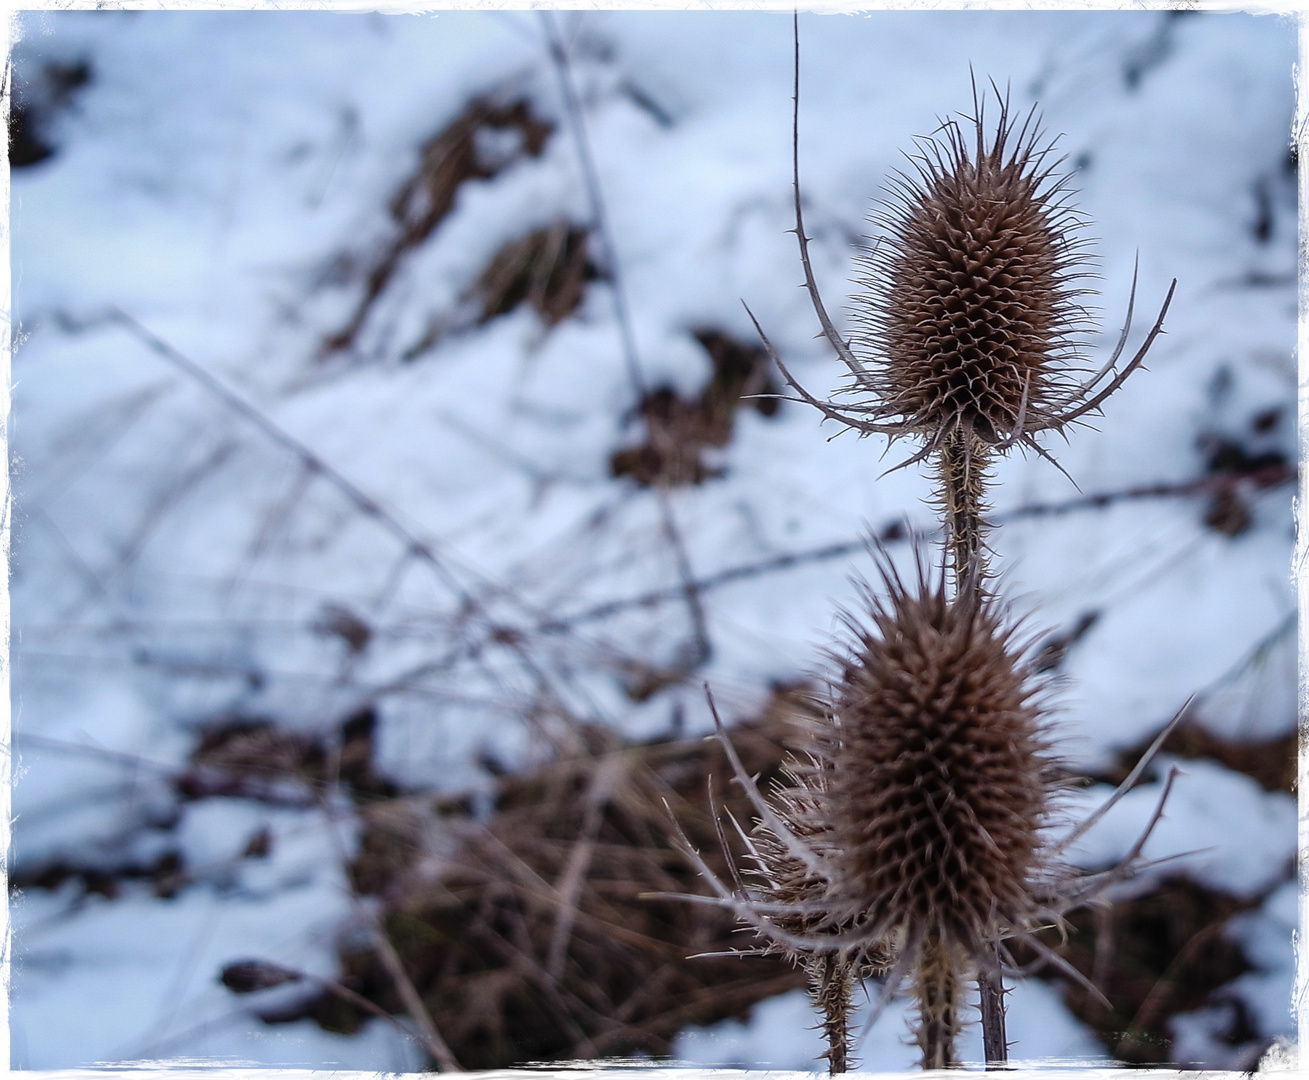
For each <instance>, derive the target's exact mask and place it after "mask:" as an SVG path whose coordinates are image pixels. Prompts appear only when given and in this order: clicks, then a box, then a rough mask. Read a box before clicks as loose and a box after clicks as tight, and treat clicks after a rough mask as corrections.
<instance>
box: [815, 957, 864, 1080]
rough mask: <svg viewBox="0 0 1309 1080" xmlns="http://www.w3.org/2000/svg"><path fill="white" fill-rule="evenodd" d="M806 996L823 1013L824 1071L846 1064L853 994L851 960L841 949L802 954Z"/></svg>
mask: <svg viewBox="0 0 1309 1080" xmlns="http://www.w3.org/2000/svg"><path fill="white" fill-rule="evenodd" d="M804 967H805V974H806V975H808V976H809V996H810V997H811V998H813V1000H814V1003H815V1004H816V1005H817V1006H818V1007H819V1008H820V1009H821V1010H822V1013H823V1034H824V1035H826V1036H827V1054H826V1055H825V1056H826V1057H827V1066H828V1069H827V1071H828V1073H829V1075H831V1076H835V1075H836V1074H837V1073H843V1072H846V1071H847V1070H848V1069H849V1068H850V1009H851V1001H852V998H853V997H854V983H855V977H854V963H853V961H852V959H851V958H850V957H849V956H848V955H847V954H846V953H844V952H840V953H815V954H813V955H811V956H808V957H806V958H805V963H804Z"/></svg>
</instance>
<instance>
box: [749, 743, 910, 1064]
mask: <svg viewBox="0 0 1309 1080" xmlns="http://www.w3.org/2000/svg"><path fill="white" fill-rule="evenodd" d="M826 786H827V776H826V772H825V765H824V762H823V761H821V760H819V759H817V758H815V757H813V756H812V755H810V756H808V757H807V758H796V757H788V759H787V760H786V761H785V762H784V763H783V766H782V780H781V782H780V783H779V784H777V785H775V786H774V787H773V789H772V791H771V792H770V793H769V803H770V805H771V806H772V808H773V810H774V811H775V813H776V815H777V821H778V824H779V825H780V826H781V827H782V828H783V829H785V830H786V832H787V833H788V834H789V837H788V838H784V837H782V836H780V835H778V832H777V831H775V830H774V828H773V827H772V826H770V825H769V823H768V822H766V821H764V820H757V821H756V823H755V827H754V830H753V834H752V840H753V849H752V853H753V855H754V858H755V862H756V865H755V866H754V867H753V868H752V869H753V871H754V872H753V874H752V875H751V876H752V877H754V878H755V879H756V881H757V882H758V884H759V886H760V888H759V893H760V895H761V896H762V897H763V898H764V899H765V900H767V901H769V902H770V903H772V904H776V905H779V906H786V907H789V908H791V909H792V910H791V911H789V912H786V913H785V914H781V915H774V916H773V917H772V919H771V922H772V924H773V925H774V926H776V927H777V928H778V929H780V930H782V931H784V932H785V933H786V934H787V935H788V940H787V941H779V940H777V939H770V938H768V937H767V936H766V935H762V934H761V937H763V940H764V946H763V949H762V951H763V952H764V953H781V954H782V955H784V956H786V957H787V958H788V959H790V960H791V962H792V963H795V964H799V965H800V966H801V967H802V968H804V971H805V975H806V976H807V980H808V984H809V996H810V998H811V999H812V1001H813V1003H814V1006H815V1008H817V1010H818V1011H819V1012H820V1013H821V1014H822V1016H823V1022H822V1026H823V1033H824V1035H825V1036H826V1038H827V1047H828V1048H827V1051H826V1052H825V1053H824V1055H823V1056H824V1057H825V1058H826V1059H827V1061H828V1066H829V1069H830V1071H831V1073H832V1074H833V1075H836V1074H838V1073H843V1072H846V1071H847V1070H848V1068H849V1067H850V1065H851V1058H850V1017H851V1015H852V1012H853V999H854V988H855V983H856V982H857V981H858V980H860V979H863V978H867V977H870V976H875V975H883V974H885V973H886V971H887V969H888V968H889V966H890V964H891V962H892V960H893V958H894V949H893V946H892V943H891V942H890V941H873V942H870V943H867V944H863V945H859V946H854V947H847V948H843V949H839V950H837V951H831V952H828V951H821V950H820V949H819V948H817V947H815V948H811V949H804V948H801V947H798V946H797V945H796V944H795V942H797V941H800V940H804V939H806V938H808V939H809V940H810V941H812V942H813V943H814V945H815V946H818V945H821V943H822V938H823V937H824V936H826V935H831V934H836V935H846V934H849V933H850V932H851V931H854V930H857V927H856V926H855V925H852V924H846V925H842V924H839V923H836V924H833V923H832V922H831V921H830V920H829V919H827V918H826V915H825V912H826V907H827V905H826V893H827V878H826V876H823V875H819V874H815V873H814V872H812V871H811V870H810V869H808V868H807V867H806V866H805V865H804V863H803V862H802V861H801V860H800V859H798V858H796V857H795V855H793V854H792V852H791V844H793V843H795V842H797V841H798V842H800V843H802V844H804V845H805V846H806V848H807V849H808V850H809V851H810V852H811V853H812V854H813V855H814V856H815V857H816V858H817V859H818V860H820V861H821V862H823V863H827V864H831V863H832V862H833V861H834V860H836V859H837V858H838V855H837V853H836V852H835V851H834V850H833V849H832V844H831V830H830V829H829V828H828V826H827V822H826V821H825V819H824V817H823V814H824V811H825V809H826V806H825V800H824V793H825V790H826ZM788 840H789V842H788Z"/></svg>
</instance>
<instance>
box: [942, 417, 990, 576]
mask: <svg viewBox="0 0 1309 1080" xmlns="http://www.w3.org/2000/svg"><path fill="white" fill-rule="evenodd" d="M990 460H991V451H990V447H988V446H987V444H986V443H984V442H983V441H982V440H981V439H979V438H977V437H976V436H974V435H972V434H970V433H967V432H964V431H961V430H959V429H956V430H954V431H952V432H951V433H950V434H949V435H947V436H946V438H945V439H944V440H943V442H942V443H941V449H940V450H939V451H938V452H937V470H938V473H939V475H940V480H941V494H940V499H941V505H942V511H943V516H944V519H945V529H946V544H947V545H948V546H949V550H950V563H951V566H952V567H953V568H954V573H955V584H956V586H958V585H962V583H963V581H964V578H965V577H967V575H968V574H969V572H970V571H972V570H974V569H979V570H983V571H984V565H983V555H982V553H983V550H984V546H983V543H982V536H983V533H984V532H985V530H986V528H987V521H986V519H985V518H984V517H983V513H984V512H985V509H986V507H985V505H984V499H983V497H984V494H985V489H986V480H987V477H986V470H987V466H988V465H989V464H990Z"/></svg>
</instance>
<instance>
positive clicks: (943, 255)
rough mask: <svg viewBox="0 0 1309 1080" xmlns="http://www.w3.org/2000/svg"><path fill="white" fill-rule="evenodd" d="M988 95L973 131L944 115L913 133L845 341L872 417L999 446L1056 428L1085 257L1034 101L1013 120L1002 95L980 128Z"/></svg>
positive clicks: (1068, 387) (1075, 348)
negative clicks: (992, 117) (854, 332)
mask: <svg viewBox="0 0 1309 1080" xmlns="http://www.w3.org/2000/svg"><path fill="white" fill-rule="evenodd" d="M984 105H985V101H984V98H983V99H982V100H981V101H978V100H977V99H976V98H975V101H974V106H975V113H976V116H975V118H968V120H967V121H966V123H967V124H969V125H971V130H968V129H966V127H965V126H964V125H961V124H960V123H959V121H957V120H953V119H951V120H947V121H945V122H944V123H943V124H942V125H941V127H940V129H939V130H938V132H937V134H936V135H935V136H934V137H932V138H927V139H920V140H919V153H918V154H916V155H914V156H911V157H910V159H909V160H910V162H911V163H912V165H913V167H914V168H913V173H912V174H908V173H902V174H899V175H897V176H896V177H895V179H894V180H893V181H892V185H891V197H890V199H889V200H888V201H887V202H886V203H885V204H884V205H883V206H882V207H881V208H880V209H879V210H878V211H877V212H875V214H874V221H876V222H877V223H878V224H879V225H880V227H881V233H882V235H881V236H880V238H879V242H878V244H877V245H876V247H875V248H874V250H873V252H872V253H871V254H870V255H868V256H866V257H864V258H863V260H862V262H863V267H862V269H863V273H862V275H861V278H860V284H861V285H862V286H863V292H861V293H858V294H856V296H855V298H854V299H855V304H856V309H857V315H858V317H859V319H860V323H861V329H862V333H861V334H860V335H859V336H858V337H856V338H855V341H854V343H853V346H854V350H855V352H856V355H858V354H859V353H860V352H866V353H868V354H869V355H868V356H867V357H866V358H864V357H861V359H862V360H863V361H864V363H863V366H864V369H865V370H864V373H863V374H862V376H860V377H858V378H857V379H856V386H855V387H854V389H855V390H857V391H859V392H863V393H867V394H868V395H870V396H871V398H872V400H873V402H874V404H875V409H874V410H873V412H872V416H873V418H875V419H877V420H881V421H886V420H893V421H897V422H899V423H901V424H903V425H904V426H905V427H906V428H907V429H912V430H914V431H917V432H919V433H924V434H926V435H927V436H928V437H929V438H931V439H937V438H943V437H945V435H946V434H947V433H951V432H958V433H960V434H962V435H964V436H966V437H967V436H973V437H976V438H977V439H979V440H981V441H982V442H983V443H986V444H991V445H995V444H1004V443H1006V442H1008V441H1009V440H1011V438H1012V437H1013V434H1014V432H1015V431H1016V430H1025V431H1030V432H1035V431H1039V430H1042V429H1044V428H1048V427H1052V426H1058V420H1057V417H1058V414H1059V413H1060V412H1061V411H1062V409H1063V407H1064V406H1066V404H1067V401H1068V399H1069V398H1070V396H1071V394H1072V393H1073V390H1074V385H1075V384H1074V383H1073V381H1072V379H1071V376H1070V373H1069V372H1070V368H1072V369H1074V370H1075V366H1074V365H1075V361H1076V358H1077V356H1078V354H1079V346H1080V344H1081V336H1082V334H1083V332H1084V331H1085V330H1086V329H1087V328H1088V325H1089V321H1088V317H1087V315H1086V312H1085V310H1084V309H1083V308H1082V307H1081V305H1080V304H1079V299H1080V298H1081V297H1082V296H1083V295H1085V290H1082V289H1079V288H1078V287H1077V282H1078V280H1079V279H1082V278H1085V277H1088V276H1090V274H1089V269H1090V267H1089V257H1088V255H1087V252H1086V242H1085V240H1084V239H1083V237H1082V235H1081V234H1082V231H1083V221H1082V219H1081V217H1080V216H1079V215H1078V214H1077V212H1076V211H1075V210H1074V209H1073V208H1072V207H1071V206H1069V204H1068V202H1067V196H1068V177H1067V176H1066V175H1062V174H1060V172H1059V164H1060V163H1059V162H1058V161H1054V162H1051V161H1050V158H1051V157H1052V154H1053V143H1052V142H1050V141H1048V140H1045V139H1044V137H1043V135H1042V133H1041V129H1040V125H1039V123H1038V122H1037V118H1036V115H1035V108H1033V110H1032V111H1031V112H1029V113H1028V114H1027V115H1026V117H1025V118H1024V119H1023V122H1022V124H1021V126H1018V125H1017V123H1016V122H1015V120H1014V118H1013V117H1011V115H1010V113H1009V108H1008V101H1007V99H1003V98H1002V99H1001V102H1000V109H999V114H1000V115H999V117H998V119H997V122H996V124H995V128H994V131H993V132H989V133H988V131H987V125H986V121H985V117H984Z"/></svg>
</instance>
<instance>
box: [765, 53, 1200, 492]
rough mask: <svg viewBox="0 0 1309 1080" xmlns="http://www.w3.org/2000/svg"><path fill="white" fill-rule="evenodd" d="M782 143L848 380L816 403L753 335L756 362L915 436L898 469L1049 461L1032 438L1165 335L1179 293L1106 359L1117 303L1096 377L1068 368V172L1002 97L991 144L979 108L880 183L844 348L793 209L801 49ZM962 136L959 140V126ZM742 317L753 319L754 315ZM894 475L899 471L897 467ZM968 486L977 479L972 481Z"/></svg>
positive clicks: (1073, 319)
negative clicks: (995, 459)
mask: <svg viewBox="0 0 1309 1080" xmlns="http://www.w3.org/2000/svg"><path fill="white" fill-rule="evenodd" d="M796 49H797V67H796V96H795V100H796V113H795V128H794V132H793V143H794V146H793V161H794V168H795V215H796V230H795V231H796V238H797V241H798V243H799V246H800V261H801V264H802V265H803V267H804V272H805V287H806V289H807V290H808V292H809V296H810V300H811V301H812V303H813V307H814V312H815V314H816V315H817V316H818V321H819V324H820V325H821V326H822V329H823V334H824V336H825V337H826V338H827V340H828V342H829V343H830V344H831V346H832V348H833V349H835V351H836V353H837V355H838V356H839V357H840V359H841V362H842V363H843V364H845V366H846V368H847V369H848V371H849V373H850V376H851V384H850V385H849V386H848V387H847V388H846V391H845V392H846V393H847V395H852V396H853V397H854V399H855V400H853V401H850V402H847V403H843V404H837V403H836V402H831V401H820V400H819V399H817V398H815V397H814V396H813V395H811V394H810V393H809V392H808V391H806V390H805V389H804V387H803V386H801V385H800V384H799V383H798V382H797V381H796V380H795V379H794V378H793V377H792V376H791V374H790V372H788V371H787V369H786V366H785V364H783V363H782V361H781V359H780V358H779V357H778V356H777V352H776V350H775V349H774V348H773V346H772V344H771V343H770V342H769V340H768V338H767V336H766V335H764V333H763V330H762V328H761V327H759V324H758V321H757V320H756V321H755V327H756V329H757V330H758V331H759V333H760V336H761V338H762V339H763V342H764V346H765V348H766V350H767V351H768V354H769V356H770V358H771V359H773V361H774V362H775V363H777V365H778V367H779V369H780V370H781V372H782V375H783V376H784V378H785V379H786V381H787V383H788V384H789V385H790V386H791V388H792V389H793V390H795V391H796V393H797V394H798V395H799V398H800V400H802V401H805V402H807V403H809V404H810V405H813V406H814V407H815V408H817V409H818V410H819V411H820V412H822V413H823V415H824V416H827V417H829V418H830V419H834V420H837V421H839V422H841V423H843V424H845V425H846V426H848V427H850V428H852V429H854V430H855V431H858V432H860V433H861V434H864V435H871V434H883V435H889V436H890V437H891V439H892V440H895V439H898V438H903V437H905V436H916V437H921V438H923V439H924V440H925V445H924V446H923V447H922V448H921V449H920V450H919V451H918V452H917V453H916V454H914V455H913V456H912V457H910V458H909V459H908V461H905V462H902V463H901V464H902V465H907V464H909V463H910V462H915V461H921V460H922V459H924V458H926V457H928V456H929V455H930V454H932V453H933V452H934V451H936V450H937V449H938V448H940V447H941V446H942V445H943V444H944V443H945V442H946V440H948V439H955V440H958V441H961V442H962V443H963V444H964V446H965V447H966V448H967V449H968V450H969V451H970V456H971V458H972V459H973V460H976V461H978V462H980V467H981V468H984V466H985V457H986V455H987V453H989V452H992V451H1000V452H1003V451H1006V450H1009V449H1011V448H1012V447H1013V446H1015V445H1019V444H1021V445H1023V446H1024V447H1026V448H1028V449H1030V450H1032V451H1034V452H1035V453H1037V454H1040V455H1041V456H1043V457H1046V458H1048V459H1050V460H1051V461H1053V459H1052V458H1050V457H1049V454H1048V453H1047V452H1046V451H1045V450H1044V449H1043V448H1042V447H1041V446H1040V444H1039V443H1037V442H1036V439H1035V436H1036V435H1037V434H1039V433H1040V432H1042V431H1050V430H1054V431H1062V430H1063V429H1064V428H1065V427H1067V426H1068V425H1069V424H1071V423H1074V422H1075V421H1077V420H1079V419H1080V418H1081V417H1083V416H1085V415H1086V414H1087V413H1090V412H1094V411H1095V410H1097V409H1099V408H1100V406H1101V405H1102V404H1103V403H1104V401H1105V400H1106V399H1107V398H1108V397H1109V396H1110V395H1111V394H1112V393H1114V391H1116V390H1117V389H1118V388H1119V387H1120V386H1121V385H1122V384H1123V382H1124V381H1125V380H1126V379H1127V377H1128V376H1129V375H1130V374H1131V373H1132V372H1133V371H1134V370H1136V368H1138V367H1140V366H1141V363H1142V362H1143V361H1144V359H1145V355H1146V353H1147V351H1148V350H1149V348H1150V346H1151V345H1152V344H1153V343H1154V340H1155V338H1156V337H1158V336H1159V334H1160V333H1161V332H1162V331H1163V320H1164V316H1165V314H1166V313H1167V311H1168V306H1169V304H1170V303H1171V301H1172V296H1173V290H1174V289H1175V288H1176V285H1177V282H1176V281H1174V282H1173V286H1172V287H1171V288H1170V289H1169V291H1168V296H1167V297H1166V298H1165V300H1164V303H1163V306H1162V308H1161V310H1160V312H1159V316H1158V318H1157V319H1156V320H1155V323H1154V326H1153V327H1152V328H1151V330H1150V332H1149V333H1148V334H1147V335H1146V338H1145V341H1144V342H1143V343H1142V345H1141V347H1140V349H1139V350H1138V351H1137V353H1136V355H1135V356H1133V358H1132V359H1131V360H1130V361H1129V362H1128V363H1127V364H1125V365H1124V366H1123V367H1122V368H1121V369H1120V368H1118V366H1117V364H1118V360H1119V358H1120V356H1121V355H1122V351H1123V348H1124V346H1125V345H1126V341H1127V336H1128V333H1129V331H1130V329H1131V319H1132V311H1133V308H1134V302H1135V294H1136V280H1135V277H1133V281H1132V299H1131V300H1129V302H1128V308H1127V319H1126V324H1125V326H1124V327H1123V332H1122V335H1121V336H1120V338H1119V340H1118V343H1117V347H1116V348H1115V350H1114V352H1113V355H1112V356H1111V357H1110V358H1109V360H1108V362H1107V363H1106V364H1105V365H1104V367H1102V368H1101V369H1100V370H1099V371H1095V372H1090V371H1087V370H1085V369H1084V368H1083V367H1082V365H1081V364H1080V363H1079V357H1080V351H1081V350H1080V344H1081V341H1082V339H1083V336H1084V334H1085V333H1086V332H1087V331H1089V330H1090V329H1091V320H1090V318H1089V316H1088V314H1087V312H1086V311H1085V309H1084V308H1083V307H1082V306H1081V304H1080V302H1079V301H1080V298H1081V297H1082V296H1084V295H1086V292H1087V291H1086V290H1084V289H1081V288H1079V287H1078V285H1077V282H1078V281H1079V280H1080V279H1083V278H1086V277H1089V276H1092V275H1091V274H1090V272H1089V267H1090V258H1089V255H1088V254H1087V252H1086V241H1085V240H1084V239H1083V238H1082V236H1081V232H1082V229H1083V224H1084V223H1083V220H1082V218H1081V216H1080V215H1079V214H1078V213H1077V211H1076V210H1075V209H1073V208H1072V206H1070V205H1069V203H1068V201H1067V199H1068V195H1069V191H1068V179H1069V178H1068V176H1067V175H1064V174H1062V173H1060V172H1059V166H1060V162H1059V161H1057V160H1056V161H1051V160H1050V159H1051V156H1052V153H1053V150H1054V143H1053V140H1046V139H1045V138H1044V136H1043V135H1042V133H1041V130H1040V125H1039V123H1038V122H1037V117H1036V109H1035V106H1033V108H1032V109H1031V110H1030V111H1029V112H1028V113H1027V115H1026V117H1025V118H1024V119H1023V122H1022V124H1021V126H1017V125H1016V123H1015V120H1014V118H1013V117H1011V116H1010V113H1009V105H1008V99H1007V97H1004V96H1002V95H1000V94H999V92H998V90H997V92H996V93H997V97H999V98H1000V108H999V117H998V118H997V120H996V124H995V129H994V131H993V132H991V133H989V134H988V131H987V128H988V124H987V121H986V118H985V116H984V115H983V114H984V109H983V105H984V101H983V100H982V99H979V98H976V97H975V101H974V107H975V112H976V115H975V116H974V117H964V118H962V119H963V123H962V124H961V123H960V121H958V120H953V119H951V120H946V121H944V122H943V123H942V124H941V126H940V128H939V129H938V131H937V133H936V134H935V135H934V136H933V137H931V138H922V139H920V140H919V153H918V154H917V155H915V156H911V157H910V158H909V160H910V162H911V163H912V165H913V175H910V174H900V175H898V176H897V177H896V178H894V179H893V180H892V183H891V197H890V199H889V201H888V202H886V203H885V204H884V205H883V206H882V207H881V209H880V210H879V211H877V212H875V213H874V215H873V218H874V221H876V222H878V223H879V224H880V226H881V233H882V235H881V236H880V237H879V238H878V240H877V243H876V245H875V247H874V248H873V251H872V253H871V254H868V255H865V256H863V257H862V260H861V261H862V265H863V273H862V277H861V279H860V283H861V284H862V285H863V287H864V290H865V291H864V292H863V293H862V294H860V295H857V296H856V297H855V298H854V304H855V308H856V313H857V316H858V319H859V324H860V327H861V333H859V334H857V335H856V336H855V337H854V338H853V339H852V341H851V342H849V343H847V342H846V341H845V340H844V339H843V338H842V336H841V335H840V334H839V333H838V332H837V330H836V327H835V326H834V325H833V323H832V321H831V319H830V318H829V316H828V314H827V310H826V308H825V306H824V304H823V301H822V297H821V296H820V295H819V292H818V285H817V282H816V281H815V280H814V275H813V267H812V265H811V263H810V259H809V238H808V237H807V236H806V235H805V231H804V215H803V212H802V209H801V205H800V165H799V150H798V133H799V100H800V94H799V63H798V55H799V42H798V39H797V44H796ZM969 126H971V133H970V135H971V137H966V134H965V133H966V129H967V128H968V127H969ZM751 318H752V319H753V315H751ZM897 467H899V466H897ZM978 483H980V481H978Z"/></svg>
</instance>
